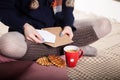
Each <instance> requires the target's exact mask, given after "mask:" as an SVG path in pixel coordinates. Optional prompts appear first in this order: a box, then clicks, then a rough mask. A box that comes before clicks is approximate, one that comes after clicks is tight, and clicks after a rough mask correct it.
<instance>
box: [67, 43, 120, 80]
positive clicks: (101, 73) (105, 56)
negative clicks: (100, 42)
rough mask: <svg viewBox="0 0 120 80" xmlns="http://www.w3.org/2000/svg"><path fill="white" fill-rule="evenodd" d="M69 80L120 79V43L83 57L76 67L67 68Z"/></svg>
mask: <svg viewBox="0 0 120 80" xmlns="http://www.w3.org/2000/svg"><path fill="white" fill-rule="evenodd" d="M67 73H68V76H69V80H120V44H117V45H114V46H113V47H111V48H109V49H106V50H104V51H101V52H98V56H97V57H83V58H81V59H80V60H79V62H78V64H77V66H76V67H75V68H67Z"/></svg>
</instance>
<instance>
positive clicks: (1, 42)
mask: <svg viewBox="0 0 120 80" xmlns="http://www.w3.org/2000/svg"><path fill="white" fill-rule="evenodd" d="M100 21H102V22H100ZM105 21H107V20H101V19H98V20H93V21H76V22H74V25H75V27H76V28H77V30H76V31H75V32H74V37H73V41H74V43H72V44H73V45H77V46H85V45H88V44H91V43H93V42H95V41H96V40H98V38H99V32H98V33H96V31H97V30H95V28H96V27H97V28H101V27H104V26H106V28H109V27H110V25H108V21H107V22H105ZM93 23H94V24H93ZM104 29H105V28H104ZM104 29H101V30H100V29H99V31H102V32H101V33H102V34H103V33H104V35H106V34H107V33H109V32H110V30H108V31H107V32H106V30H104ZM9 34H12V35H9ZM17 34H18V35H19V36H18V35H17ZM104 35H103V36H104ZM100 37H101V36H100ZM20 39H21V40H20ZM26 42H27V45H26ZM26 42H25V38H24V36H23V35H21V34H20V33H18V32H9V33H7V34H5V35H3V36H2V37H1V38H0V51H1V53H2V54H3V55H5V56H8V57H14V58H20V57H22V58H20V59H21V60H35V59H37V58H38V57H41V56H44V55H49V54H57V55H60V54H63V52H62V51H63V50H62V49H63V47H64V46H65V45H64V46H61V47H57V48H53V47H50V46H47V45H45V44H36V43H33V42H30V41H26ZM26 48H27V49H26ZM25 49H26V50H27V52H26V50H25Z"/></svg>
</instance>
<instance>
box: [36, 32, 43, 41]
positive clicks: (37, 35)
mask: <svg viewBox="0 0 120 80" xmlns="http://www.w3.org/2000/svg"><path fill="white" fill-rule="evenodd" d="M35 36H36V37H37V38H38V39H39V40H41V41H42V42H44V39H43V38H42V37H41V35H40V34H39V33H36V34H35Z"/></svg>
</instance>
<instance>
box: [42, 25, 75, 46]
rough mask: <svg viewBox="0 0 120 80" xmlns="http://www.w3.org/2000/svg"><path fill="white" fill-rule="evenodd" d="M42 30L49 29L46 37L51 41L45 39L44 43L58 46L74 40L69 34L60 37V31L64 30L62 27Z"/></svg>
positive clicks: (46, 29) (45, 29)
mask: <svg viewBox="0 0 120 80" xmlns="http://www.w3.org/2000/svg"><path fill="white" fill-rule="evenodd" d="M42 30H43V31H48V32H46V34H47V35H46V37H47V39H48V40H49V41H45V43H44V44H46V45H49V46H51V47H58V46H62V45H66V44H70V43H72V42H73V41H72V40H71V39H70V38H69V36H68V35H64V36H62V37H60V33H61V32H62V28H61V27H51V28H43V29H42Z"/></svg>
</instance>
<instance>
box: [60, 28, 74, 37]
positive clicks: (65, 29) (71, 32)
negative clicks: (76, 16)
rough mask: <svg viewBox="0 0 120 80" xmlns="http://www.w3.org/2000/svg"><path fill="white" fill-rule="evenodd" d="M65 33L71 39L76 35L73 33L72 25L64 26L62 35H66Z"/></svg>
mask: <svg viewBox="0 0 120 80" xmlns="http://www.w3.org/2000/svg"><path fill="white" fill-rule="evenodd" d="M65 34H67V35H68V36H69V37H70V39H72V38H73V36H74V35H73V31H72V28H71V27H70V26H65V27H64V29H63V31H62V33H61V35H65Z"/></svg>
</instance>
